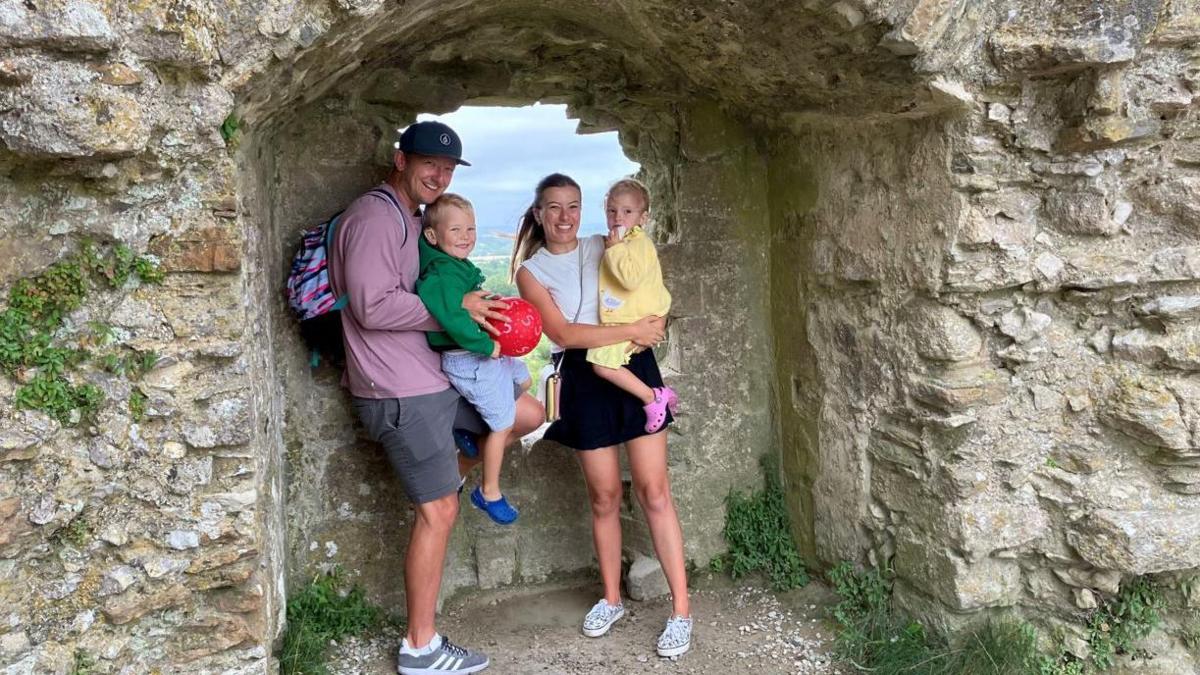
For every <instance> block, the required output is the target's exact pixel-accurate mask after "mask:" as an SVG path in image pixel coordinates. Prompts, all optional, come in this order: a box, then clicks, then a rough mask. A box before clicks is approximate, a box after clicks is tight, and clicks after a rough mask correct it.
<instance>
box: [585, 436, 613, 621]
mask: <svg viewBox="0 0 1200 675" xmlns="http://www.w3.org/2000/svg"><path fill="white" fill-rule="evenodd" d="M575 455H576V456H577V457H578V458H579V466H580V468H582V469H583V478H584V480H585V481H586V482H587V489H588V498H589V500H590V501H591V505H592V542H593V543H594V544H595V546H596V560H597V562H599V563H600V580H601V581H602V582H603V583H604V599H605V600H607V601H608V604H610V605H615V604H617V603H619V602H621V513H620V512H621V465H620V462H619V461H618V460H617V449H616V448H615V447H609V448H599V449H596V450H580V451H578V452H576V453H575Z"/></svg>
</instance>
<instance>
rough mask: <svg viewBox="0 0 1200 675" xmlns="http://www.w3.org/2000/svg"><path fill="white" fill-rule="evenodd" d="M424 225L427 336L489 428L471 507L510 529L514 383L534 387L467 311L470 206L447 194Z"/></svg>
mask: <svg viewBox="0 0 1200 675" xmlns="http://www.w3.org/2000/svg"><path fill="white" fill-rule="evenodd" d="M422 227H423V229H422V234H423V235H424V236H423V237H422V238H421V239H420V244H419V247H420V256H421V276H420V278H419V279H418V280H417V295H418V296H420V298H421V301H422V302H424V303H425V307H426V308H427V309H428V310H429V313H430V314H432V315H433V317H434V318H435V319H437V320H438V323H440V324H442V328H443V330H442V331H440V332H430V333H427V334H426V337H427V338H428V340H429V345H430V346H431V347H433V349H434V350H436V351H440V352H441V353H442V371H443V372H445V373H446V377H447V378H449V379H450V383H451V384H453V385H454V388H455V389H457V390H458V392H459V393H460V394H462V395H463V398H465V399H467V400H468V401H470V403H471V405H473V406H475V409H476V410H478V411H479V415H480V416H481V417H483V420H484V422H486V423H487V425H488V428H489V429H491V433H489V434H487V436H486V437H485V438H484V440H483V448H482V455H483V484H482V485H481V486H480V487H477V488H475V491H474V492H472V493H471V503H472V504H474V505H475V506H476V507H477V508H479V509H481V510H482V511H483V512H484V513H486V514H487V515H488V517H489V518H491V519H492V520H493V521H495V522H496V523H498V524H500V525H509V524H511V523H513V522H514V521H516V519H517V516H518V513H517V510H516V509H515V508H513V507H512V506H511V505H510V504H509V503H508V500H507V499H505V498H504V494H503V493H502V492H501V491H500V463H501V461H503V459H504V448H505V446H506V445H508V441H509V435H510V432H511V431H512V426H513V420H514V419H515V417H516V403H515V401H514V396H513V394H514V391H513V385H516V386H517V387H519V388H520V390H521V391H522V392H524V391H526V390H528V389H529V387H530V386H531V385H532V384H533V381H532V379H531V378H530V377H529V369H528V368H527V367H526V366H525V363H524V362H522V361H520V360H518V359H515V358H512V357H511V356H501V355H500V345H499V344H498V343H497V342H496V341H495V340H493V339H492V338H491V337H490V336H489V335H488V334H487V333H486V332H484V330H483V329H482V328H480V327H479V324H477V323H475V321H474V320H472V319H471V317H470V315H469V314H467V311H466V310H465V309H463V308H462V297H463V294H464V293H469V292H470V291H474V290H478V289H479V288H480V287H481V286H482V285H483V272H481V271H480V270H479V268H478V267H476V266H475V265H474V264H473V263H471V261H469V260H467V256H469V255H470V254H471V251H472V250H474V248H475V209H474V208H473V207H472V206H471V202H469V201H467V200H466V199H464V198H462V197H461V196H459V195H456V194H454V193H451V192H447V193H445V194H443V195H442V196H441V197H439V198H438V199H437V201H435V202H433V203H432V204H430V205H429V206H427V207H426V208H425V216H424V221H423V223H422Z"/></svg>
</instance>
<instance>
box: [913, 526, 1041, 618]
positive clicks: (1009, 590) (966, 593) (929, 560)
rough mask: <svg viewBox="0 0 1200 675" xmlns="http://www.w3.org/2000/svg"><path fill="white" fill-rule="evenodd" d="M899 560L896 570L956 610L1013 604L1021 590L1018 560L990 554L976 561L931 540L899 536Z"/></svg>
mask: <svg viewBox="0 0 1200 675" xmlns="http://www.w3.org/2000/svg"><path fill="white" fill-rule="evenodd" d="M895 564H896V574H898V575H899V576H901V577H903V578H905V579H907V580H908V581H909V582H911V583H912V584H914V585H915V586H917V587H918V588H922V589H925V590H927V591H928V592H930V593H932V594H933V595H934V596H936V597H937V598H938V599H939V600H941V601H942V602H944V603H946V605H947V606H949V607H950V608H952V609H956V610H971V609H982V608H984V607H1004V606H1009V605H1012V604H1014V603H1016V601H1017V598H1018V597H1019V595H1020V592H1021V568H1020V566H1019V565H1018V564H1017V562H1016V561H1014V560H997V559H994V558H986V559H983V560H981V561H979V562H976V563H974V564H972V563H969V562H967V561H966V560H964V559H962V558H960V557H959V556H957V555H955V554H953V553H951V552H949V551H947V550H945V549H944V548H943V547H940V546H938V544H937V543H935V542H931V541H919V540H917V539H915V538H910V537H907V536H901V537H899V538H898V540H897V542H896V558H895Z"/></svg>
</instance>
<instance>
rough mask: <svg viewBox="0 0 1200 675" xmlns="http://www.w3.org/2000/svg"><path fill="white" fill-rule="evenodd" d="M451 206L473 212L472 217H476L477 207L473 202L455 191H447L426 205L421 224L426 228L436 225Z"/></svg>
mask: <svg viewBox="0 0 1200 675" xmlns="http://www.w3.org/2000/svg"><path fill="white" fill-rule="evenodd" d="M451 207H453V208H458V209H462V210H463V211H466V212H467V213H469V214H471V217H472V218H474V217H475V207H474V206H471V202H469V201H467V198H466V197H464V196H462V195H459V194H455V193H453V192H446V193H443V194H442V196H441V197H438V198H437V199H435V200H433V201H432V202H431V203H430V204H429V205H428V206H426V207H425V215H424V216H423V217H422V218H421V226H422V227H426V228H433V227H436V226H437V224H438V223H440V222H441V221H442V218H444V217H445V215H446V209H448V208H451Z"/></svg>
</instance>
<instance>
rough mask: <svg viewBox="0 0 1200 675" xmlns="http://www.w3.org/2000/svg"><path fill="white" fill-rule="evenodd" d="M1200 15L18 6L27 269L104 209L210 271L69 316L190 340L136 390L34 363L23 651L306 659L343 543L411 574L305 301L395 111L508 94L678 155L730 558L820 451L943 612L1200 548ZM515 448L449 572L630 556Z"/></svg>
mask: <svg viewBox="0 0 1200 675" xmlns="http://www.w3.org/2000/svg"><path fill="white" fill-rule="evenodd" d="M433 36H436V39H434V37H433ZM1198 42H1200V10H1197V8H1196V7H1195V5H1194V3H1188V2H1179V1H1174V2H1171V1H1167V0H1114V1H1113V2H1104V3H1100V2H1086V1H1084V0H1071V1H1069V2H1035V1H1034V0H999V1H985V0H842V1H839V2H823V1H820V0H817V1H806V2H796V3H778V2H774V3H772V2H757V1H755V0H737V1H734V2H717V1H716V0H700V1H698V2H688V3H682V2H667V1H665V0H620V1H618V2H598V1H592V0H588V1H585V2H576V3H560V2H553V3H552V2H545V3H543V2H533V3H530V2H526V1H524V0H522V1H517V0H511V1H510V0H500V1H489V2H473V1H469V0H464V1H462V2H454V3H446V2H434V1H433V0H417V1H415V2H406V3H385V2H382V1H379V0H366V1H357V2H351V1H349V0H336V1H335V2H328V1H326V0H299V1H292V0H287V1H285V0H259V1H257V2H234V1H233V0H212V1H209V2H167V1H165V0H161V1H159V0H149V1H146V2H136V3H117V2H100V1H99V0H39V1H38V2H26V1H24V0H0V286H2V287H3V288H9V287H11V285H12V283H13V282H14V281H15V280H16V279H18V278H20V277H22V276H26V275H28V274H30V273H32V272H35V271H37V270H40V269H43V268H45V267H46V266H48V265H49V264H51V263H52V262H54V261H55V260H57V259H59V258H61V257H62V256H64V255H66V254H68V253H70V252H71V251H73V250H75V248H76V247H77V246H78V245H79V242H80V241H81V240H82V239H84V238H93V239H97V240H99V241H101V242H103V243H112V242H120V243H124V244H126V245H129V246H130V247H132V248H133V249H134V250H136V251H137V252H139V253H149V254H151V255H154V256H156V257H157V258H158V259H159V260H160V261H161V263H162V266H163V269H164V270H165V271H166V272H167V276H166V279H165V281H164V282H163V283H162V284H161V285H142V284H138V283H136V282H131V283H130V284H128V285H127V286H126V287H124V288H122V289H119V290H117V291H113V292H100V293H97V294H95V295H94V297H90V298H89V301H88V303H87V304H85V306H84V307H83V308H81V309H80V310H78V311H77V312H75V313H74V314H73V315H72V316H71V317H70V320H69V323H68V327H67V328H66V329H64V335H62V336H61V337H62V338H63V339H64V340H68V341H70V340H74V339H77V337H78V336H80V335H82V334H83V331H84V330H85V328H84V327H86V326H87V325H88V322H90V321H102V322H104V323H106V324H108V325H110V326H112V328H113V336H114V339H115V340H116V343H117V344H118V345H120V346H122V347H129V348H133V349H138V350H142V351H147V350H154V351H155V352H157V353H158V354H159V355H160V356H161V358H160V359H159V360H158V361H157V363H155V364H154V368H153V369H152V370H151V371H150V372H149V373H148V374H147V375H146V376H145V377H144V378H143V379H142V380H140V381H138V382H137V383H135V384H132V385H131V384H130V383H129V382H128V381H127V380H125V379H123V378H119V377H113V376H112V375H110V374H108V373H104V372H92V371H87V372H85V373H82V374H81V377H85V378H86V379H87V380H88V381H90V382H93V383H95V384H96V385H97V386H99V387H100V388H101V389H102V390H103V391H104V393H105V399H106V400H105V405H104V407H103V410H102V412H101V414H100V416H99V419H98V420H97V422H96V423H95V424H92V425H83V426H81V427H67V428H63V427H61V426H60V425H59V424H58V423H57V422H55V421H53V420H51V419H50V418H49V417H47V416H45V415H43V414H41V413H37V412H31V411H18V410H15V408H14V405H13V396H14V393H15V391H16V388H17V386H18V385H19V384H21V382H18V381H12V380H9V379H8V378H0V419H2V420H3V422H2V423H0V604H2V605H3V609H0V667H7V668H10V669H12V670H13V672H68V671H69V669H70V668H71V667H72V663H73V661H74V659H75V658H76V654H79V653H84V654H86V655H88V656H89V657H91V658H94V659H95V660H96V662H97V664H98V665H97V672H121V673H141V672H152V671H155V670H158V671H162V672H227V673H250V672H264V671H266V670H268V669H269V668H270V659H271V656H270V654H271V650H272V644H273V641H274V640H275V639H276V637H277V636H278V634H279V631H280V630H281V628H282V620H283V617H282V607H283V598H284V597H285V594H286V592H287V589H288V588H289V585H291V584H294V583H296V582H299V581H302V580H303V579H304V578H305V577H306V576H307V575H308V574H310V573H311V572H312V571H314V570H316V569H319V568H321V567H323V566H326V565H329V564H335V563H336V564H341V565H343V566H344V567H346V568H347V569H349V570H351V571H352V572H353V573H354V574H356V575H357V576H358V578H359V579H360V580H361V581H362V582H363V583H364V584H366V586H367V588H368V589H369V590H370V592H371V594H372V596H373V597H374V598H375V599H377V600H379V601H380V602H383V603H384V604H386V605H387V606H389V607H402V605H403V597H402V589H401V584H399V583H398V576H399V572H400V568H399V563H398V561H399V560H400V559H401V555H402V554H403V550H404V546H405V545H406V540H407V532H408V530H407V528H408V525H407V523H408V522H410V520H411V517H410V515H409V511H408V507H407V505H406V504H405V503H404V502H403V499H402V498H401V497H400V496H399V490H398V489H397V486H396V484H395V481H394V479H393V478H392V477H391V476H390V475H389V473H388V470H387V468H386V463H385V462H384V461H383V460H382V459H381V457H380V456H379V453H378V452H377V451H376V450H375V449H374V448H373V447H372V446H371V445H370V444H369V443H366V442H365V441H363V440H362V439H361V438H360V437H359V435H358V433H359V432H358V430H357V429H356V426H355V424H354V422H353V419H352V414H351V411H350V409H349V404H348V401H347V400H346V398H345V396H344V394H343V393H342V392H341V390H340V388H339V387H338V385H337V381H336V374H334V373H332V372H330V371H328V370H326V369H319V370H316V371H311V370H310V369H309V368H308V366H307V364H306V355H305V354H304V351H303V349H302V348H301V346H300V345H299V342H298V339H297V336H296V334H295V331H294V329H293V326H292V324H291V319H290V317H288V316H287V314H286V312H285V309H284V307H283V304H282V302H281V299H280V294H279V289H280V287H281V285H282V279H283V275H284V271H285V266H286V260H287V258H286V257H287V256H288V254H289V253H290V250H291V248H292V247H293V246H294V243H295V237H296V234H297V233H298V232H299V231H300V229H302V228H304V227H306V226H308V225H310V224H311V223H312V222H314V221H316V220H317V219H319V218H321V217H324V216H326V215H328V214H329V213H330V212H331V211H333V210H336V209H337V208H340V207H341V206H342V205H344V204H345V202H346V201H347V200H348V199H349V198H350V197H351V196H353V195H354V194H356V193H357V192H359V191H361V190H362V189H363V188H364V187H366V186H368V185H370V184H371V183H372V182H373V181H375V180H377V179H378V178H379V176H380V175H381V172H382V171H383V170H385V169H386V163H387V158H388V153H389V147H390V143H391V141H392V139H393V137H392V134H393V132H394V129H395V128H396V127H398V126H402V125H404V124H407V123H408V122H410V121H411V120H412V119H414V118H415V116H416V115H417V114H418V113H420V112H445V111H449V110H452V109H454V108H456V107H458V106H460V105H462V104H464V103H468V102H488V103H497V102H499V103H507V104H523V103H528V102H532V101H537V100H543V101H560V102H567V103H569V104H570V106H571V111H572V114H573V115H575V116H577V117H578V118H579V119H580V121H581V127H580V128H581V130H584V131H588V130H610V129H617V130H619V131H620V132H621V139H622V143H623V145H624V147H625V150H626V152H627V153H628V154H629V155H630V157H631V158H633V159H635V160H637V161H639V162H641V163H642V165H643V167H644V168H645V173H646V179H647V180H648V182H649V183H650V185H651V187H652V189H653V191H654V192H655V198H656V203H657V204H659V205H661V208H660V209H659V213H658V229H657V231H656V232H655V236H656V237H657V238H658V240H659V242H660V245H661V251H662V258H663V261H664V268H665V270H666V273H667V276H668V284H669V285H670V286H671V288H672V290H673V291H674V294H675V296H676V298H677V302H676V305H675V308H674V313H675V317H674V321H673V323H672V326H671V330H670V336H669V337H670V339H669V343H668V344H667V345H666V346H665V348H664V349H663V351H662V353H661V354H660V357H661V361H662V363H663V365H664V367H665V369H666V370H667V374H668V379H669V380H670V381H671V382H672V383H673V384H674V385H675V386H677V387H678V388H679V389H680V391H681V392H682V394H683V397H684V399H685V400H686V401H687V413H688V414H686V415H684V416H682V417H681V418H680V420H679V424H678V425H676V427H675V429H674V431H673V433H672V434H671V437H670V443H671V454H670V462H671V470H672V478H673V483H674V494H675V499H676V502H677V504H678V506H679V509H680V513H681V517H682V521H683V527H684V532H685V539H686V541H687V555H688V557H689V558H690V559H692V560H693V561H695V562H697V563H699V564H704V563H706V562H707V561H708V559H709V558H711V557H712V556H713V555H716V554H717V553H719V552H720V551H721V550H722V548H723V546H724V542H723V541H722V539H721V535H720V528H721V524H722V513H723V509H722V500H723V498H724V496H725V495H726V494H727V493H728V491H729V490H730V489H744V488H749V487H752V486H754V485H756V484H757V481H758V478H759V473H758V472H759V469H758V463H757V460H758V458H759V457H760V456H762V455H766V454H778V456H779V457H780V458H781V459H782V465H783V473H784V480H785V484H786V486H787V488H788V494H789V505H790V507H791V509H792V515H793V517H794V522H795V529H796V536H797V540H798V541H799V542H800V544H801V549H802V551H803V553H804V555H805V556H806V557H807V558H808V559H809V560H811V561H812V562H813V563H815V564H825V563H832V562H834V561H837V560H841V559H849V560H852V561H855V562H857V563H864V564H865V563H871V564H876V565H881V566H882V565H888V566H890V567H892V568H893V569H894V570H895V572H896V578H897V585H896V597H897V599H898V601H899V602H900V603H901V604H902V605H903V606H904V607H906V608H908V609H910V610H911V611H913V612H916V613H918V614H921V615H933V616H937V617H949V618H950V619H952V620H953V621H956V622H957V621H964V622H969V621H970V620H971V617H976V616H983V614H984V610H987V609H989V608H998V609H999V610H1000V611H1006V610H1005V609H1004V608H1008V609H1009V610H1012V611H1019V612H1022V613H1024V614H1025V615H1027V616H1029V617H1030V618H1032V619H1034V620H1037V621H1045V622H1048V623H1050V624H1053V622H1061V621H1068V620H1071V619H1072V617H1073V613H1074V612H1076V611H1077V610H1079V609H1087V608H1089V607H1091V606H1093V605H1094V604H1095V603H1096V597H1097V595H1107V594H1112V593H1115V592H1116V591H1117V589H1118V588H1119V584H1120V583H1121V581H1123V580H1126V579H1128V578H1130V577H1131V576H1132V575H1137V574H1144V573H1171V574H1172V577H1171V578H1172V579H1180V578H1184V577H1187V576H1190V575H1192V574H1194V572H1195V570H1196V569H1198V568H1200V538H1198V535H1197V531H1196V521H1197V520H1198V519H1197V517H1196V514H1197V512H1198V511H1200V385H1198V384H1197V382H1196V380H1195V377H1196V372H1197V371H1198V370H1200V327H1198V324H1197V319H1198V318H1200V123H1198V118H1197V111H1196V103H1195V102H1194V97H1195V92H1196V91H1197V89H1198V87H1200V60H1198V58H1200V57H1198V55H1197V51H1196V44H1197V43H1198ZM231 113H232V114H233V115H234V118H236V120H237V121H238V124H237V125H236V126H237V127H238V131H237V133H236V134H235V135H234V136H233V138H232V139H231V140H229V141H228V142H227V141H226V139H224V138H223V137H222V134H221V131H220V129H221V126H222V124H223V123H224V122H225V121H226V120H227V119H230V120H231V121H232V119H233V118H230V115H231ZM231 128H232V127H231V126H227V127H226V130H227V131H229V130H230V129H231ZM530 187H531V188H532V186H530ZM26 375H27V374H23V375H21V377H25V376H26ZM134 387H136V390H137V391H138V392H139V394H140V395H141V396H144V397H145V400H146V410H145V415H144V417H142V418H141V419H140V420H137V421H135V420H134V419H133V417H132V415H131V413H130V412H129V406H128V401H129V399H130V397H131V393H132V391H134ZM509 467H510V469H509V471H510V477H509V478H506V481H507V482H506V484H507V485H509V486H511V487H510V489H511V490H512V491H513V492H514V494H515V497H516V498H517V499H518V500H519V501H520V502H521V503H522V504H525V505H528V507H529V508H528V509H527V510H526V511H525V514H526V516H524V517H523V520H522V524H521V526H519V527H517V528H514V529H513V530H511V531H507V530H506V531H497V530H496V529H495V528H492V527H490V526H488V525H487V524H486V523H484V522H483V521H482V520H481V519H480V518H479V517H478V514H475V513H468V512H466V511H464V516H463V519H462V525H461V526H460V527H459V528H458V529H457V530H456V532H455V535H454V538H453V540H452V545H451V553H450V556H449V560H448V563H447V578H446V584H445V591H446V592H447V593H450V592H455V591H456V590H459V589H464V588H470V587H474V586H483V587H494V586H499V585H504V584H514V583H521V582H526V581H531V580H537V579H542V578H545V577H547V576H549V575H552V574H558V573H563V572H572V571H579V570H584V569H587V568H588V567H589V566H591V565H592V560H591V551H590V537H589V534H588V531H587V528H588V515H587V512H586V497H585V492H584V488H583V485H582V480H581V478H580V476H579V472H578V469H577V467H576V465H575V463H574V458H573V457H572V456H571V454H570V452H569V451H568V450H566V449H563V448H557V447H550V446H549V444H545V443H535V444H532V445H531V446H526V447H523V448H520V449H517V448H514V449H513V452H512V461H511V463H510V465H509ZM623 518H624V520H625V522H626V523H627V525H629V527H628V528H627V532H628V537H627V544H628V548H629V549H630V557H631V558H637V556H638V555H640V554H646V553H649V552H651V549H650V545H649V541H648V537H647V533H646V531H645V528H644V525H643V524H642V520H643V519H642V516H641V514H640V512H639V510H638V509H637V507H632V508H627V509H626V510H625V512H623ZM644 566H645V565H643V567H644ZM1155 640H1157V642H1156V641H1155ZM1147 648H1148V649H1151V650H1152V651H1155V652H1156V653H1157V654H1159V655H1160V656H1161V658H1160V659H1157V660H1156V662H1157V663H1161V664H1167V665H1166V666H1164V667H1168V668H1174V669H1175V670H1169V672H1183V670H1185V669H1187V668H1194V667H1195V665H1194V658H1193V657H1192V656H1191V655H1189V654H1188V653H1187V652H1186V651H1184V650H1182V649H1181V648H1179V647H1178V646H1177V645H1175V644H1173V643H1171V642H1170V640H1169V639H1167V638H1166V637H1165V636H1158V637H1155V638H1153V639H1152V640H1150V641H1149V642H1148V646H1147ZM1124 665H1130V664H1124ZM1130 667H1132V666H1130ZM1163 672H1168V671H1163Z"/></svg>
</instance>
